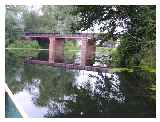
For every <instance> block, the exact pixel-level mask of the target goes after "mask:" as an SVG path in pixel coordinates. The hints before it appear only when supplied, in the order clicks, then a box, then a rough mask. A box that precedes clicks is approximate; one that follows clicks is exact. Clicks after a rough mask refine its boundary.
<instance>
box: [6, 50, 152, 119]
mask: <svg viewBox="0 0 160 122" xmlns="http://www.w3.org/2000/svg"><path fill="white" fill-rule="evenodd" d="M15 54H16V53H15ZM15 54H14V53H11V52H6V82H7V84H8V86H9V88H10V89H11V90H12V92H13V93H14V97H15V99H16V101H17V102H18V104H19V105H22V107H23V108H24V110H25V111H26V112H27V114H28V115H29V117H155V99H154V98H155V92H154V91H152V90H150V89H149V87H150V86H151V85H152V84H155V73H150V72H146V71H143V70H140V69H136V70H134V71H133V72H127V71H124V72H120V73H114V74H110V73H102V72H92V71H85V70H81V71H77V70H64V69H59V68H54V67H50V66H46V65H38V64H37V65H32V64H24V63H23V62H24V58H25V55H21V56H20V55H19V56H16V55H15ZM77 55H78V54H77ZM37 56H38V54H36V55H32V57H35V58H37ZM39 56H40V54H39ZM41 56H42V55H41ZM41 56H40V57H41ZM43 56H44V55H43ZM43 56H42V57H43ZM44 57H45V56H44ZM43 59H44V58H43Z"/></svg>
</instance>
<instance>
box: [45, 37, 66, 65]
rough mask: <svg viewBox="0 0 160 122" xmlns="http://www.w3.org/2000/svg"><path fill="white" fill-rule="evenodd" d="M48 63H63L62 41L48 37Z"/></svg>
mask: <svg viewBox="0 0 160 122" xmlns="http://www.w3.org/2000/svg"><path fill="white" fill-rule="evenodd" d="M48 51H49V60H48V62H49V63H63V62H64V39H56V38H55V37H49V50H48Z"/></svg>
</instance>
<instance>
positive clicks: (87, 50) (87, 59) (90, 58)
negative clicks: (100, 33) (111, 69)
mask: <svg viewBox="0 0 160 122" xmlns="http://www.w3.org/2000/svg"><path fill="white" fill-rule="evenodd" d="M95 51H96V41H95V40H90V39H89V40H81V57H80V60H81V61H80V64H81V65H83V66H84V65H88V66H91V65H93V63H94V57H95Z"/></svg>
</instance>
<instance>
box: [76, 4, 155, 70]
mask: <svg viewBox="0 0 160 122" xmlns="http://www.w3.org/2000/svg"><path fill="white" fill-rule="evenodd" d="M155 8H156V7H155V6H77V8H76V10H75V11H74V12H73V14H74V15H79V18H80V19H79V21H78V22H77V24H76V26H74V29H75V30H87V29H89V28H92V27H94V26H95V25H96V24H98V25H99V29H100V31H101V32H107V34H103V35H102V36H103V37H105V38H104V39H103V42H105V41H107V40H110V39H111V40H117V38H119V39H121V44H120V46H119V48H118V51H117V53H118V58H117V59H118V65H119V66H132V65H136V66H138V65H141V64H143V65H145V64H147V65H148V66H151V67H155V40H156V39H155V31H156V19H155V17H156V14H155V13H156V9H155ZM117 28H121V31H119V32H118V29H117ZM146 53H147V54H149V55H150V58H151V59H152V60H147V59H148V58H145V59H146V60H143V59H144V57H145V55H146ZM148 61H149V62H148ZM142 62H143V63H142Z"/></svg>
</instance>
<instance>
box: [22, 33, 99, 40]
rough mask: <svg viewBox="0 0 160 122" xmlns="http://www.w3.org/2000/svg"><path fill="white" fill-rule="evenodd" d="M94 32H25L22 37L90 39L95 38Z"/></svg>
mask: <svg viewBox="0 0 160 122" xmlns="http://www.w3.org/2000/svg"><path fill="white" fill-rule="evenodd" d="M95 36H96V34H95V33H76V34H60V33H25V34H24V37H28V38H49V37H55V38H59V39H91V38H95Z"/></svg>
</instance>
